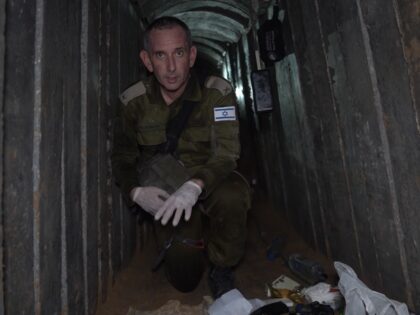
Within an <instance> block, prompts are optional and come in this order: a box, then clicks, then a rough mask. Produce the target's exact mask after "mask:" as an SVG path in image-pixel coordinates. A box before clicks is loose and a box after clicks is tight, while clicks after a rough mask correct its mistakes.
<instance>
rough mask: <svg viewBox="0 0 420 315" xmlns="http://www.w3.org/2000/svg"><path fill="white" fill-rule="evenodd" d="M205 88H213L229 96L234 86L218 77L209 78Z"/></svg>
mask: <svg viewBox="0 0 420 315" xmlns="http://www.w3.org/2000/svg"><path fill="white" fill-rule="evenodd" d="M204 86H205V87H206V88H208V89H212V88H213V89H216V90H219V91H220V93H222V94H223V95H227V94H229V93H230V92H232V85H231V84H230V83H229V82H228V81H226V80H225V79H223V78H220V77H216V76H210V77H208V78H207V80H206V83H204Z"/></svg>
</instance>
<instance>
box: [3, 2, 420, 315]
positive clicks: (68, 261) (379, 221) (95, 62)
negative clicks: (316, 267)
mask: <svg viewBox="0 0 420 315" xmlns="http://www.w3.org/2000/svg"><path fill="white" fill-rule="evenodd" d="M164 15H171V16H175V17H177V18H179V19H181V20H182V21H184V22H185V23H186V24H187V25H188V26H189V27H190V28H191V32H192V36H193V42H194V44H195V45H196V47H197V48H198V58H197V63H196V66H195V68H196V72H197V73H198V75H199V76H200V77H202V78H203V79H204V78H205V77H206V76H208V75H211V74H214V75H219V76H222V77H224V78H226V79H227V80H229V81H230V82H231V83H232V85H233V88H234V91H235V95H236V99H237V102H238V107H239V117H240V121H241V129H240V137H241V147H242V151H241V156H240V160H239V162H238V168H239V170H240V171H241V172H242V173H243V174H244V176H245V177H246V178H247V179H248V181H249V182H250V183H251V185H252V188H253V190H254V194H255V195H256V196H257V195H258V196H263V197H262V198H263V199H264V200H266V201H267V203H269V204H270V207H269V208H270V209H272V210H271V211H272V213H270V212H267V211H266V212H265V213H264V215H266V216H268V217H266V221H267V220H268V221H269V220H270V216H272V218H278V215H281V216H282V217H284V218H286V219H287V222H288V223H287V224H290V226H292V227H293V228H294V229H295V230H296V232H297V233H298V235H299V237H301V238H302V239H303V240H304V242H305V243H306V244H307V245H308V246H309V247H310V248H311V249H312V250H314V251H316V252H317V253H319V254H320V255H323V256H325V257H327V259H329V260H330V261H341V262H344V263H345V264H347V265H349V266H351V267H352V268H353V269H354V270H355V271H356V273H357V274H358V275H359V277H360V279H362V280H363V281H364V282H365V283H367V284H368V285H369V287H371V288H372V289H374V290H377V291H379V292H382V293H384V294H386V295H387V296H388V297H390V298H392V299H395V300H398V301H401V302H404V303H406V304H407V305H408V307H409V308H410V310H412V311H416V312H420V264H419V258H420V252H419V245H418V243H419V241H420V229H419V228H418V226H420V208H419V207H420V163H419V161H420V123H419V121H420V118H419V113H418V111H420V0H393V1H383V0H369V1H361V0H355V1H349V0H336V1H320V0H314V1H304V0H271V1H270V0H252V1H246V0H209V1H201V0H196V1H186V0H170V1H160V0H154V1H151V0H125V1H118V0H91V1H87V0H84V1H82V0H75V1H53V0H36V1H29V2H28V1H26V0H0V95H1V97H0V112H1V117H0V119H1V120H0V124H1V128H0V144H1V145H0V150H1V154H0V176H1V181H0V183H1V184H0V201H1V216H0V238H1V248H0V260H1V263H2V268H0V279H1V282H0V314H12V315H15V314H95V313H96V312H97V309H98V307H100V306H101V305H103V304H104V303H106V301H107V299H108V297H109V296H110V295H111V294H112V290H113V285H114V284H115V282H116V281H118V277H119V275H120V274H121V273H122V272H124V270H125V269H126V268H127V267H128V266H129V265H130V263H131V262H132V260H133V257H134V256H138V255H141V252H140V253H138V249H139V242H141V240H144V239H145V237H144V235H143V234H145V233H149V232H147V231H146V230H145V229H143V228H142V227H141V226H140V225H139V224H138V220H137V217H136V215H135V214H134V213H133V212H132V211H130V210H129V209H128V208H127V206H126V205H125V203H124V200H123V198H122V196H121V193H120V190H119V188H118V187H117V186H116V184H115V182H114V179H113V173H112V168H111V161H110V156H111V150H112V148H113V136H112V127H113V121H114V118H115V116H116V113H117V110H118V107H119V106H120V104H119V95H120V94H121V93H122V92H123V91H124V90H125V89H127V88H128V87H129V86H131V85H132V84H134V83H135V82H137V81H139V80H142V79H145V78H146V77H147V76H148V73H147V70H146V68H145V67H144V66H143V65H142V64H141V62H140V59H139V51H140V49H141V46H142V39H143V32H144V30H145V27H146V26H147V25H148V24H149V23H150V22H151V21H153V20H154V19H155V18H157V17H159V16H164ZM270 25H271V26H270ZM273 25H274V27H273ZM264 27H269V28H270V27H271V28H270V30H271V31H272V34H276V36H277V37H275V38H274V39H273V42H274V43H275V45H277V48H279V47H280V49H278V51H276V52H277V54H276V55H274V56H273V55H270V54H269V51H267V49H268V50H269V46H270V43H267V42H264V40H262V38H264V37H262V36H261V34H262V32H263V31H264ZM264 47H265V48H264ZM267 47H268V48H267ZM260 198H261V197H260ZM261 259H264V257H263V258H261ZM145 272H149V271H148V270H146V271H145ZM138 285H139V286H141V285H142V284H141V283H139V284H138ZM164 302H165V301H162V303H164Z"/></svg>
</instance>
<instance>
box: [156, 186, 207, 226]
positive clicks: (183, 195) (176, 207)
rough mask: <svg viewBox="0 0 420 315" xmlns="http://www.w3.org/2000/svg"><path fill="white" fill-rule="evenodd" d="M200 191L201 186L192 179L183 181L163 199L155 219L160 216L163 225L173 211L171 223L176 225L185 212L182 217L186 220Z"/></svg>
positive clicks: (158, 218)
mask: <svg viewBox="0 0 420 315" xmlns="http://www.w3.org/2000/svg"><path fill="white" fill-rule="evenodd" d="M201 191H202V189H201V187H200V186H199V185H198V184H196V183H194V182H193V181H191V180H189V181H187V182H185V183H184V184H183V185H182V186H181V187H179V188H178V190H177V191H175V192H174V193H173V194H172V195H171V196H170V197H169V198H168V200H166V201H165V203H164V204H163V206H162V207H161V208H160V209H159V211H158V212H157V213H156V215H155V220H160V219H161V218H162V220H161V223H162V224H163V225H165V224H166V223H168V221H169V219H170V218H171V217H172V215H173V214H174V212H175V215H174V220H173V221H172V224H173V226H177V225H178V223H179V220H180V219H181V216H182V214H183V213H184V212H185V217H184V218H185V221H188V220H189V219H190V217H191V211H192V207H193V206H194V205H195V203H196V202H197V200H198V196H200V194H201Z"/></svg>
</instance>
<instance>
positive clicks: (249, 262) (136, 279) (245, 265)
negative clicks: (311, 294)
mask: <svg viewBox="0 0 420 315" xmlns="http://www.w3.org/2000/svg"><path fill="white" fill-rule="evenodd" d="M258 199H259V201H256V202H254V206H253V208H252V209H251V210H250V212H249V220H248V227H249V228H248V243H247V250H246V253H245V257H244V259H243V261H242V262H241V264H240V265H239V266H238V268H237V269H236V271H235V279H236V286H237V288H238V289H239V290H240V292H241V293H242V294H243V295H244V296H245V297H246V298H249V299H252V298H260V299H266V298H267V297H266V290H265V283H271V282H272V281H273V280H274V279H276V278H277V277H278V276H280V275H281V274H285V275H287V276H289V277H291V278H294V279H295V280H298V281H299V282H300V283H302V284H303V283H304V282H302V281H301V280H299V279H298V278H296V277H295V276H294V275H293V274H292V273H291V272H290V271H289V270H288V268H287V267H286V266H285V264H284V262H283V260H282V259H281V258H277V259H275V260H274V261H270V260H268V259H267V257H266V252H267V248H268V247H269V245H270V243H271V242H272V240H273V239H274V238H275V237H281V238H284V239H285V240H286V242H285V243H286V244H285V247H284V250H282V252H283V253H284V256H286V257H287V256H288V255H290V254H292V253H301V254H303V255H305V256H306V257H309V258H311V259H313V260H316V261H318V262H319V263H321V264H322V266H323V267H324V269H325V270H326V272H327V274H328V275H329V281H332V282H333V281H334V276H335V275H334V272H333V267H332V262H331V261H329V260H328V259H327V258H326V257H325V256H322V255H320V254H319V253H316V252H315V251H313V250H312V249H310V248H309V246H308V245H307V244H305V242H304V241H303V240H302V239H301V238H300V237H299V236H298V235H297V234H296V233H295V232H294V230H293V229H292V228H291V227H290V226H289V224H288V223H287V221H286V220H285V219H284V218H283V217H282V215H281V213H280V212H281V211H279V210H278V209H273V208H272V207H271V206H270V205H268V204H267V203H266V202H264V201H263V199H264V198H258ZM149 230H150V229H149ZM147 235H151V233H147ZM156 254H157V251H156V248H155V242H154V241H153V239H152V238H151V236H149V238H148V239H146V242H145V245H144V246H143V248H142V249H139V250H138V251H137V253H136V255H135V257H134V258H133V260H132V261H131V263H130V265H129V266H128V268H126V269H125V270H123V271H122V272H121V273H120V274H119V275H118V277H117V279H116V281H115V283H114V285H113V286H112V288H111V290H110V292H109V294H108V298H107V300H106V302H105V303H103V304H101V305H99V306H98V310H97V313H96V314H97V315H126V314H127V312H128V310H129V308H130V307H131V308H133V309H136V310H143V311H145V310H154V309H157V308H159V307H160V306H162V305H164V304H166V303H167V302H168V300H178V301H180V302H181V303H182V304H187V305H197V304H200V303H202V301H203V297H204V296H209V295H210V292H209V290H208V287H207V274H205V275H204V276H203V279H202V281H201V283H200V285H199V286H198V288H197V289H196V290H195V291H194V292H192V293H180V292H178V291H176V290H175V289H173V288H172V287H171V286H170V285H169V284H168V283H167V281H166V279H165V276H164V274H163V268H160V269H159V270H158V271H157V272H151V271H150V269H151V266H152V264H153V261H154V259H155V257H156Z"/></svg>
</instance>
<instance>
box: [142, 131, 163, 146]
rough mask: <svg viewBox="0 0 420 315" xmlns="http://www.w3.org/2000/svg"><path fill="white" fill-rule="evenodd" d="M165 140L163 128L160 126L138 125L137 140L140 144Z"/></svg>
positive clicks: (154, 143) (153, 143)
mask: <svg viewBox="0 0 420 315" xmlns="http://www.w3.org/2000/svg"><path fill="white" fill-rule="evenodd" d="M165 141H166V133H165V129H164V128H162V127H161V126H147V127H144V126H142V127H138V129H137V142H138V143H139V144H140V145H145V146H151V145H158V144H161V143H163V142H165Z"/></svg>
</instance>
